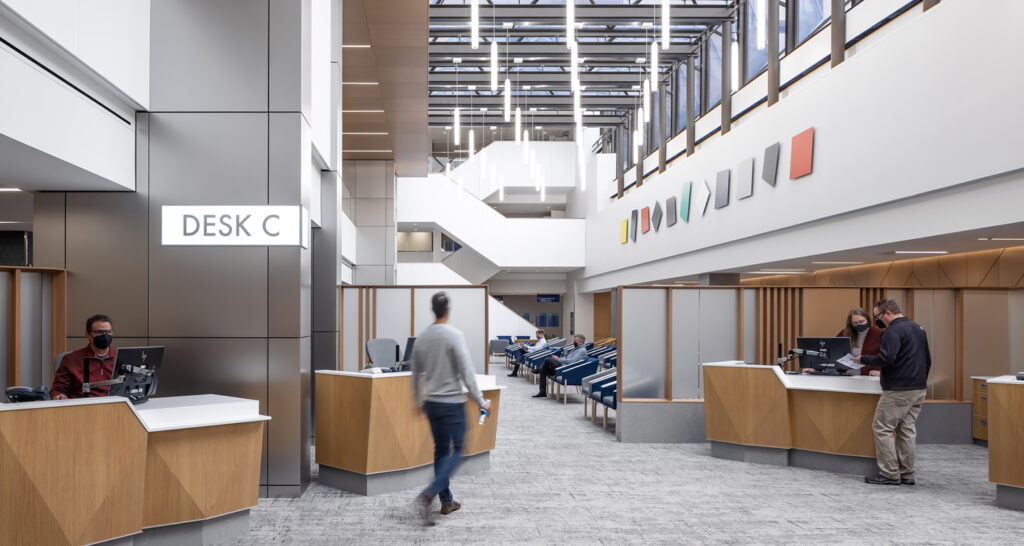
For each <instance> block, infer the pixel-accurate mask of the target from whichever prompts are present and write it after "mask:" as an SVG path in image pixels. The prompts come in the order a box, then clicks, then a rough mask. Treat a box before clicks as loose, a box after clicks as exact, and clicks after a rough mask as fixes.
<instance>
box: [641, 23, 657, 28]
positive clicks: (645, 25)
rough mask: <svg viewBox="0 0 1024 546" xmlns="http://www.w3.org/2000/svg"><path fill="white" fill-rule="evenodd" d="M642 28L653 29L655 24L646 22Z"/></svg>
mask: <svg viewBox="0 0 1024 546" xmlns="http://www.w3.org/2000/svg"><path fill="white" fill-rule="evenodd" d="M640 26H642V27H644V28H651V27H653V26H654V23H652V22H650V21H644V22H643V24H642V25H640Z"/></svg>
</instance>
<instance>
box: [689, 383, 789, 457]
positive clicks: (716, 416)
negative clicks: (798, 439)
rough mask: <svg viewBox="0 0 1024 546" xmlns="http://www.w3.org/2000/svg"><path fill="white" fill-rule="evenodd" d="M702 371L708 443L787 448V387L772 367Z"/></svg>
mask: <svg viewBox="0 0 1024 546" xmlns="http://www.w3.org/2000/svg"><path fill="white" fill-rule="evenodd" d="M703 370H704V418H705V430H706V435H707V438H708V440H715V441H719V442H730V443H734V444H744V445H757V446H767V447H780V448H788V447H790V441H791V440H790V424H789V403H788V400H787V398H786V388H785V387H784V386H783V385H782V383H781V382H780V381H779V378H778V377H777V376H776V375H775V372H774V370H772V368H770V367H768V366H765V367H764V368H763V369H761V368H753V369H752V368H732V367H724V366H706V367H704V368H703Z"/></svg>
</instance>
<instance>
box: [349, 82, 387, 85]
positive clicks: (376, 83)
mask: <svg viewBox="0 0 1024 546" xmlns="http://www.w3.org/2000/svg"><path fill="white" fill-rule="evenodd" d="M341 85H380V83H379V82H341Z"/></svg>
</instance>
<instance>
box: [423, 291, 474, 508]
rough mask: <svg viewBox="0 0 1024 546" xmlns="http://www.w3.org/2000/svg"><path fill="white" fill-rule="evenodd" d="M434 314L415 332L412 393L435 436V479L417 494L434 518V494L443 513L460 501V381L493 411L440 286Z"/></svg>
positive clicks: (463, 430)
mask: <svg viewBox="0 0 1024 546" xmlns="http://www.w3.org/2000/svg"><path fill="white" fill-rule="evenodd" d="M430 306H431V309H432V310H433V312H434V317H436V320H435V321H434V323H433V324H431V325H430V326H428V327H427V329H426V330H424V331H423V333H421V334H420V335H419V337H417V338H416V344H415V345H414V346H413V350H412V380H413V381H412V393H413V401H414V403H415V405H416V408H417V411H420V412H422V413H424V414H425V415H426V416H427V419H429V420H430V432H431V433H432V434H433V436H434V481H432V482H430V484H429V485H427V487H426V489H424V490H423V492H421V493H420V494H419V496H418V497H417V501H418V502H419V504H420V506H421V509H422V516H423V518H424V520H425V521H426V522H428V523H432V522H431V519H430V518H431V513H430V505H431V504H432V503H433V502H434V496H435V495H436V496H438V497H440V499H441V514H444V515H447V514H450V513H452V512H454V511H456V510H458V509H459V508H461V507H462V505H461V504H459V503H458V502H456V501H455V499H454V497H453V496H452V492H451V489H449V484H450V482H451V475H452V473H453V472H455V469H456V468H458V466H459V464H460V463H461V462H462V440H463V437H464V436H465V434H466V409H465V405H466V395H465V394H464V393H463V391H462V386H463V385H465V386H466V390H467V391H468V392H469V394H470V395H471V396H472V397H473V400H474V401H476V404H477V405H478V406H480V408H481V409H484V410H487V411H490V409H491V403H490V402H489V401H485V400H484V397H483V393H481V392H480V387H478V386H477V384H476V376H475V375H474V373H473V365H472V363H471V362H470V356H469V346H468V345H466V338H465V336H463V335H462V332H460V331H459V330H458V329H456V328H455V327H454V326H451V325H449V324H448V312H449V305H448V295H447V294H445V293H444V292H438V293H436V294H434V296H433V297H432V298H430Z"/></svg>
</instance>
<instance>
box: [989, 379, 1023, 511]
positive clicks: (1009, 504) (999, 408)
mask: <svg viewBox="0 0 1024 546" xmlns="http://www.w3.org/2000/svg"><path fill="white" fill-rule="evenodd" d="M987 382H988V399H989V400H988V479H989V481H990V482H993V483H995V484H996V504H997V505H999V506H1002V507H1003V508H1012V509H1014V510H1024V381H1017V379H1016V378H1015V377H1014V376H1012V375H1004V376H1001V377H993V378H990V379H988V381H987Z"/></svg>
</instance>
